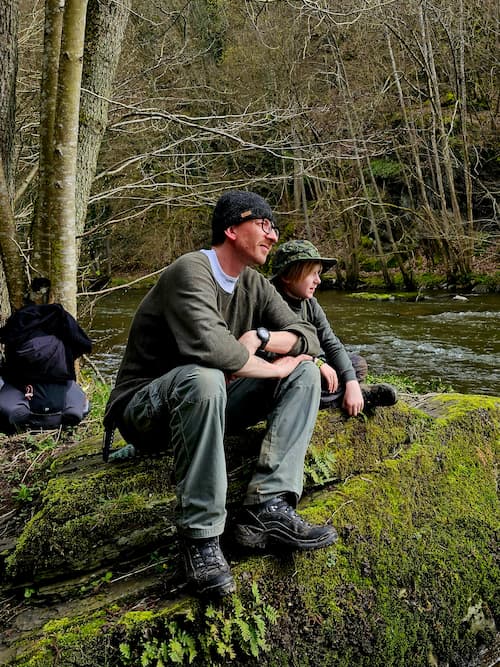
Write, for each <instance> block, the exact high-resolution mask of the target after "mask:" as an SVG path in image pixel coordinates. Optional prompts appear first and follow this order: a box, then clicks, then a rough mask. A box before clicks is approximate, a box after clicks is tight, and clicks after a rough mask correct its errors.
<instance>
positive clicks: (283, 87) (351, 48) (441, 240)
mask: <svg viewBox="0 0 500 667" xmlns="http://www.w3.org/2000/svg"><path fill="white" fill-rule="evenodd" d="M499 18H500V8H499V5H498V3H497V2H494V1H493V0H435V1H433V2H432V1H430V0H405V1H402V0H340V1H339V2H336V3H332V2H329V1H327V0H168V1H167V0H147V1H146V0H120V2H116V1H115V0H88V1H87V0H66V1H65V2H64V1H61V0H46V1H45V2H43V1H42V0H3V2H2V4H1V5H0V68H1V69H0V249H1V258H2V261H1V265H0V288H1V294H0V318H1V319H5V317H6V316H7V315H8V314H9V312H10V311H11V309H12V308H16V307H19V305H21V303H22V299H23V295H25V294H26V293H27V289H28V285H29V283H30V281H31V280H32V279H33V278H35V277H42V276H43V277H48V278H49V279H50V280H51V282H52V286H53V291H54V296H55V298H56V300H58V301H59V302H61V303H63V305H64V306H65V307H66V308H67V309H68V310H69V311H70V312H73V313H76V312H77V303H78V302H77V297H78V295H82V294H86V293H88V292H89V291H92V290H98V289H99V288H102V287H103V286H104V285H105V284H106V283H107V282H108V281H109V280H110V279H111V278H112V277H116V276H117V275H118V274H120V275H124V274H126V275H131V274H134V275H143V274H148V273H152V272H155V271H157V270H159V269H160V268H161V267H163V266H165V265H166V264H167V263H169V262H170V261H172V260H173V259H174V258H175V257H176V256H178V255H179V254H181V253H182V252H185V251H186V250H190V249H192V248H197V247H201V246H203V245H206V244H207V243H208V241H209V237H210V234H209V228H210V212H211V208H212V206H213V204H214V203H215V201H216V200H217V198H218V197H219V196H220V194H221V193H222V192H223V191H225V190H227V189H230V188H239V189H251V190H254V191H256V192H259V193H260V194H261V195H263V196H264V197H266V198H267V199H268V200H269V201H270V203H271V205H272V206H273V208H274V209H275V210H276V212H277V219H278V224H279V226H280V228H281V231H282V236H281V239H282V240H286V239H288V238H292V237H295V238H296V237H306V238H309V239H310V240H312V241H313V242H314V243H315V244H317V245H318V246H320V248H321V250H322V252H324V253H325V254H331V255H334V256H337V257H339V259H340V262H339V266H338V270H337V282H338V284H339V285H342V286H346V287H349V288H353V287H356V286H357V285H359V284H360V282H361V281H362V280H363V277H364V275H365V274H366V272H373V271H375V272H377V273H378V274H379V275H380V276H381V282H382V283H383V284H384V285H385V287H386V288H388V289H391V288H394V287H395V286H401V285H402V286H404V287H405V288H406V289H415V288H416V287H418V286H421V285H422V284H423V281H424V280H425V278H424V274H429V273H431V274H432V273H433V274H435V275H436V276H437V279H438V280H439V281H443V280H445V281H447V282H448V283H452V284H462V285H477V284H478V283H482V284H486V285H487V286H488V285H490V286H491V285H493V286H494V285H496V284H498V271H497V261H498V241H499V222H498V184H499V179H498V176H499V171H500V158H499V152H498V117H499V109H500V86H499V85H498V84H499V81H498V54H499V43H500V37H499V35H500V32H499ZM485 276H487V277H485Z"/></svg>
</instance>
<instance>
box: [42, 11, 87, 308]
mask: <svg viewBox="0 0 500 667" xmlns="http://www.w3.org/2000/svg"><path fill="white" fill-rule="evenodd" d="M86 9H87V2H86V1H81V0H80V1H79V0H67V2H66V6H65V9H64V18H63V33H62V43H61V56H60V60H59V80H58V91H57V92H58V97H57V116H56V125H55V131H54V139H55V145H54V163H53V165H54V171H53V176H52V182H51V188H50V206H49V209H50V215H51V231H52V232H53V233H52V271H51V276H50V278H51V281H52V293H53V297H54V300H55V301H57V302H59V303H61V304H62V305H63V306H64V307H65V308H66V310H68V312H70V313H71V314H72V315H73V316H76V269H77V252H76V219H75V218H76V210H75V198H76V165H77V147H78V125H79V109H80V86H81V78H82V63H83V48H84V40H85V18H86Z"/></svg>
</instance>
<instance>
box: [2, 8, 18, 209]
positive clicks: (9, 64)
mask: <svg viewBox="0 0 500 667" xmlns="http://www.w3.org/2000/svg"><path fill="white" fill-rule="evenodd" d="M18 22H19V5H18V0H10V1H9V2H8V1H7V0H3V2H2V3H1V4H0V63H1V65H2V76H0V158H1V159H2V162H3V169H4V174H5V181H6V183H7V187H8V189H9V193H10V195H11V198H12V195H13V189H14V174H13V165H14V154H13V150H12V149H13V142H14V131H15V126H16V123H15V112H16V75H17V28H18Z"/></svg>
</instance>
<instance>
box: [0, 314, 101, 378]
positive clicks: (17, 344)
mask: <svg viewBox="0 0 500 667" xmlns="http://www.w3.org/2000/svg"><path fill="white" fill-rule="evenodd" d="M0 342H1V343H3V344H4V345H5V361H4V363H3V365H2V368H1V370H0V372H1V375H2V377H3V379H4V380H5V381H6V382H9V383H10V384H13V385H15V386H24V385H25V384H32V383H33V382H66V381H67V380H75V367H74V366H75V363H74V362H75V359H77V358H78V357H80V356H82V354H87V353H89V352H90V351H91V350H92V342H91V340H90V339H89V337H88V336H87V334H86V333H85V332H84V331H83V329H82V328H81V327H80V326H79V324H78V323H77V321H76V320H75V319H74V317H73V316H72V315H70V314H69V313H68V312H67V311H66V310H65V309H64V308H63V307H62V306H61V305H60V304H58V303H54V304H44V305H28V306H25V307H24V308H20V309H19V310H18V311H16V312H14V313H13V314H12V315H11V316H10V317H9V318H8V320H7V322H6V323H5V326H3V327H2V328H1V329H0Z"/></svg>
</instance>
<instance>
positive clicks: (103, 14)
mask: <svg viewBox="0 0 500 667" xmlns="http://www.w3.org/2000/svg"><path fill="white" fill-rule="evenodd" d="M130 6H131V0H120V2H118V1H117V0H108V1H107V2H102V0H89V4H88V11H87V26H86V34H85V57H84V61H83V74H82V95H81V101H80V133H79V138H78V162H77V175H76V233H77V235H78V236H80V235H81V234H82V233H83V230H84V226H85V219H86V215H87V205H88V200H89V196H90V190H91V187H92V180H93V178H94V175H95V172H96V168H97V159H98V157H99V151H100V148H101V141H102V138H103V135H104V132H105V130H106V127H107V123H108V107H109V99H110V97H111V93H112V87H113V81H114V76H115V72H116V68H117V65H118V61H119V59H120V53H121V48H122V43H123V37H124V34H125V28H126V26H127V21H128V17H129V14H130ZM77 244H78V246H79V243H78V242H77ZM78 254H79V253H78Z"/></svg>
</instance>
